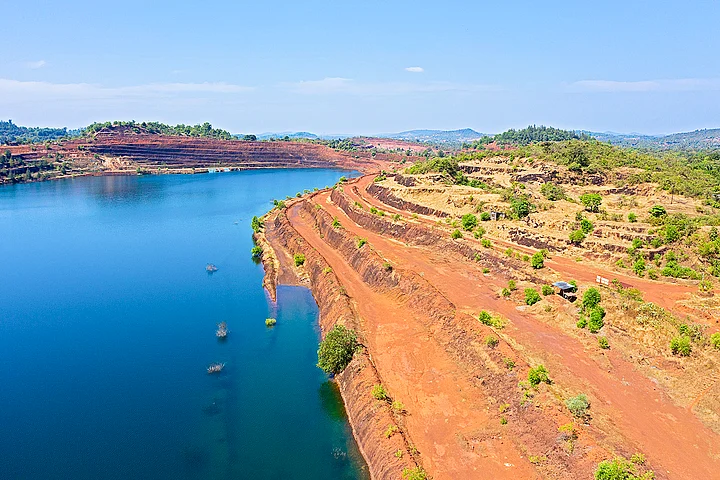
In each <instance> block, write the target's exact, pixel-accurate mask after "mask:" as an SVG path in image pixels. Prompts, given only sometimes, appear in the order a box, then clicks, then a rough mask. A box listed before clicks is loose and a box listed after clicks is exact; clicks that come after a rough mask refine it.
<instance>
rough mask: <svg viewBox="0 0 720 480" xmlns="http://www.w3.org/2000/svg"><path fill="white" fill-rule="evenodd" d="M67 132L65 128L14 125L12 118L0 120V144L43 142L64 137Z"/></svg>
mask: <svg viewBox="0 0 720 480" xmlns="http://www.w3.org/2000/svg"><path fill="white" fill-rule="evenodd" d="M68 134H69V132H68V130H67V128H42V127H21V126H18V125H15V124H14V123H13V122H12V120H8V121H7V122H5V121H2V120H0V144H4V143H11V142H12V143H24V142H44V141H46V140H55V139H56V138H61V137H66V136H67V135H68Z"/></svg>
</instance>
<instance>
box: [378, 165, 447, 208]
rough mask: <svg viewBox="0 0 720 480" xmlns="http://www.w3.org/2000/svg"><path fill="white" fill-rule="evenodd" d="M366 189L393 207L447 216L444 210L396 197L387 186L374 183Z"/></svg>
mask: <svg viewBox="0 0 720 480" xmlns="http://www.w3.org/2000/svg"><path fill="white" fill-rule="evenodd" d="M397 177H398V176H397V175H396V176H395V178H397ZM367 191H368V193H369V194H371V195H372V196H373V197H375V198H377V199H378V200H380V201H381V202H383V203H384V204H386V205H390V206H391V207H395V208H397V209H398V210H407V211H408V212H414V213H418V214H420V215H435V216H438V217H447V216H448V214H447V213H446V212H442V211H440V210H435V209H434V208H429V207H426V206H423V205H418V204H417V203H412V202H408V201H406V200H403V199H402V198H398V197H396V196H395V195H394V194H393V193H392V191H391V190H390V189H389V188H387V187H383V186H381V185H377V184H375V183H373V184H372V185H370V186H369V187H368V189H367Z"/></svg>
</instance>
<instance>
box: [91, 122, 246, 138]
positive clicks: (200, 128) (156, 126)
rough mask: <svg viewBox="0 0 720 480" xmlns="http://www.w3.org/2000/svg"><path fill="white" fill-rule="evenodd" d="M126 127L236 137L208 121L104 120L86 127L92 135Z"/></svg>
mask: <svg viewBox="0 0 720 480" xmlns="http://www.w3.org/2000/svg"><path fill="white" fill-rule="evenodd" d="M112 127H124V130H126V131H127V130H130V131H133V132H136V133H141V132H142V133H151V134H152V133H154V134H164V135H181V136H186V137H210V138H221V139H223V140H232V139H233V138H234V137H233V135H232V134H230V132H228V131H227V130H223V129H221V128H213V126H212V125H210V124H209V123H208V122H205V123H202V124H197V125H185V124H182V123H181V124H178V125H167V124H165V123H160V122H135V121H132V120H131V121H129V122H119V121H115V122H103V123H92V124H90V125H88V127H87V128H85V133H86V134H88V135H92V134H94V133H97V132H99V131H100V130H102V129H105V128H112Z"/></svg>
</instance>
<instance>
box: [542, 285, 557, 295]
mask: <svg viewBox="0 0 720 480" xmlns="http://www.w3.org/2000/svg"><path fill="white" fill-rule="evenodd" d="M554 292H555V290H553V287H551V286H550V285H543V286H542V294H543V295H545V296H548V295H552V294H553V293H554Z"/></svg>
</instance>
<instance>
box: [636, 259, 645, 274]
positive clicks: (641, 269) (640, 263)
mask: <svg viewBox="0 0 720 480" xmlns="http://www.w3.org/2000/svg"><path fill="white" fill-rule="evenodd" d="M633 272H635V275H637V276H638V277H642V276H643V275H645V260H643V259H642V258H638V259H637V260H635V263H633Z"/></svg>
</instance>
